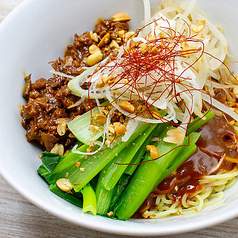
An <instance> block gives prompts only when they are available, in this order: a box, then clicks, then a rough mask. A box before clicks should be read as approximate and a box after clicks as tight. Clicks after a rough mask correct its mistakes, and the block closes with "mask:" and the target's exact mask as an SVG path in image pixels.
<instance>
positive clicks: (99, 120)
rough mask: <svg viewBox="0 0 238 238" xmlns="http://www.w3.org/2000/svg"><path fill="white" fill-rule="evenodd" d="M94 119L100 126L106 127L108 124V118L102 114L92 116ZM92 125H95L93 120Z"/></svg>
mask: <svg viewBox="0 0 238 238" xmlns="http://www.w3.org/2000/svg"><path fill="white" fill-rule="evenodd" d="M92 118H93V119H94V120H95V121H96V123H97V124H99V125H104V124H105V123H106V122H107V117H106V116H105V115H104V114H101V113H96V114H92ZM92 124H93V120H92Z"/></svg>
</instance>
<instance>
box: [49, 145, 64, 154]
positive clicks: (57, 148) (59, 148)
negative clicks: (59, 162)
mask: <svg viewBox="0 0 238 238" xmlns="http://www.w3.org/2000/svg"><path fill="white" fill-rule="evenodd" d="M50 152H51V153H54V154H59V155H61V156H63V155H64V146H63V145H62V144H58V143H56V144H55V145H54V147H53V148H52V149H51V151H50Z"/></svg>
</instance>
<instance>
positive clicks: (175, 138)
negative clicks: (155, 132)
mask: <svg viewBox="0 0 238 238" xmlns="http://www.w3.org/2000/svg"><path fill="white" fill-rule="evenodd" d="M163 140H164V141H165V142H169V143H173V144H180V143H182V142H183V140H184V133H183V132H182V131H181V130H180V129H178V128H176V129H171V130H168V132H167V135H166V137H165V138H164V139H163Z"/></svg>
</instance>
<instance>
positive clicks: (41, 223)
mask: <svg viewBox="0 0 238 238" xmlns="http://www.w3.org/2000/svg"><path fill="white" fill-rule="evenodd" d="M22 1H23V0H0V21H2V20H3V19H4V18H5V17H6V16H7V14H8V13H9V12H10V11H11V10H12V9H14V8H15V7H16V6H17V5H18V4H20V3H21V2H22ZM39 1H40V0H39ZM55 1H57V0H55ZM237 232H238V218H236V219H233V220H231V221H228V222H226V223H224V224H221V225H217V226H214V227H211V228H208V229H204V230H200V231H197V232H192V233H188V234H181V235H177V236H175V235H174V236H170V237H171V238H174V237H177V238H190V237H192V238H201V237H224V238H227V237H238V234H237ZM5 237H11V238H12V237H24V238H28V237H29V238H35V237H41V238H44V237H45V238H46V237H47V238H48V237H52V238H54V237H56V238H60V237H67V238H70V237H81V238H88V237H90V238H96V237H97V238H99V237H106V238H109V237H110V238H111V237H115V238H119V237H121V238H122V237H127V236H119V235H118V236H117V235H111V234H106V233H101V232H97V231H92V230H89V229H85V228H82V227H79V226H75V225H73V224H70V223H67V222H65V221H62V220H60V219H58V218H56V217H53V216H52V215H49V214H48V213H46V212H45V211H42V210H40V209H39V208H38V207H35V206H34V205H32V204H31V203H29V202H28V201H27V200H26V199H25V198H23V197H22V196H21V195H20V194H18V193H17V192H16V191H15V190H14V189H12V188H11V187H10V186H9V185H8V184H7V182H6V181H5V180H4V179H3V178H2V177H1V175H0V238H5Z"/></svg>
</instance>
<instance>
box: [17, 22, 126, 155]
mask: <svg viewBox="0 0 238 238" xmlns="http://www.w3.org/2000/svg"><path fill="white" fill-rule="evenodd" d="M128 30H129V27H128V24H127V23H126V22H114V21H111V20H102V21H100V22H99V23H98V24H97V25H96V27H95V30H94V31H93V33H96V34H97V36H98V38H99V39H98V42H95V41H94V40H92V37H91V36H90V32H85V33H83V34H82V35H80V36H79V35H77V34H75V35H74V42H73V44H72V45H68V46H67V49H66V51H65V56H64V59H62V58H58V59H57V60H55V61H53V62H50V63H51V65H52V67H53V69H54V70H55V71H57V72H61V73H64V74H67V75H71V76H77V75H79V74H80V73H82V72H83V71H84V70H83V69H82V67H88V65H87V63H86V59H87V57H88V56H89V55H90V53H89V47H90V46H91V45H93V44H95V45H98V44H99V43H100V39H102V38H103V36H105V35H106V34H107V33H109V34H110V40H109V42H108V43H107V44H106V45H105V46H103V47H100V48H101V52H102V53H103V58H106V57H107V56H108V55H110V56H111V57H113V56H115V53H114V51H113V50H112V49H111V48H110V47H109V44H110V42H112V41H113V40H114V41H116V42H117V44H118V45H119V46H120V45H122V43H123V42H122V39H121V38H120V37H119V35H120V33H121V32H125V33H126V32H128ZM69 80H70V79H69V78H65V77H61V76H57V75H53V77H52V78H49V79H45V78H40V79H37V80H36V81H35V82H34V83H32V82H31V75H29V76H26V77H25V87H24V91H23V97H24V98H25V99H26V100H27V104H26V105H23V106H22V110H21V116H22V125H23V127H24V128H25V129H26V131H27V133H26V138H27V141H29V142H30V141H38V142H39V143H40V144H41V145H42V146H43V148H44V150H47V151H50V150H51V149H52V148H53V147H54V145H55V144H56V143H59V144H62V145H63V146H64V147H65V149H67V148H70V147H71V146H72V145H74V144H75V142H76V141H75V138H74V137H73V136H72V134H71V133H70V131H69V130H68V128H66V132H65V134H64V135H59V134H58V132H57V127H58V121H59V120H58V119H65V121H66V122H68V121H70V120H72V119H74V118H75V117H76V116H78V115H81V114H83V113H85V112H87V111H89V110H90V108H91V107H95V106H96V103H95V101H94V100H90V105H89V101H88V100H87V99H85V101H84V102H83V103H82V104H80V105H79V106H77V107H72V108H70V106H71V105H73V104H74V103H76V102H77V101H78V100H79V97H77V96H74V95H72V94H71V92H70V89H69V88H68V86H67V84H68V82H69ZM57 120H58V121H57ZM117 120H118V118H117V115H116V114H115V115H113V117H112V122H115V121H117Z"/></svg>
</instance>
